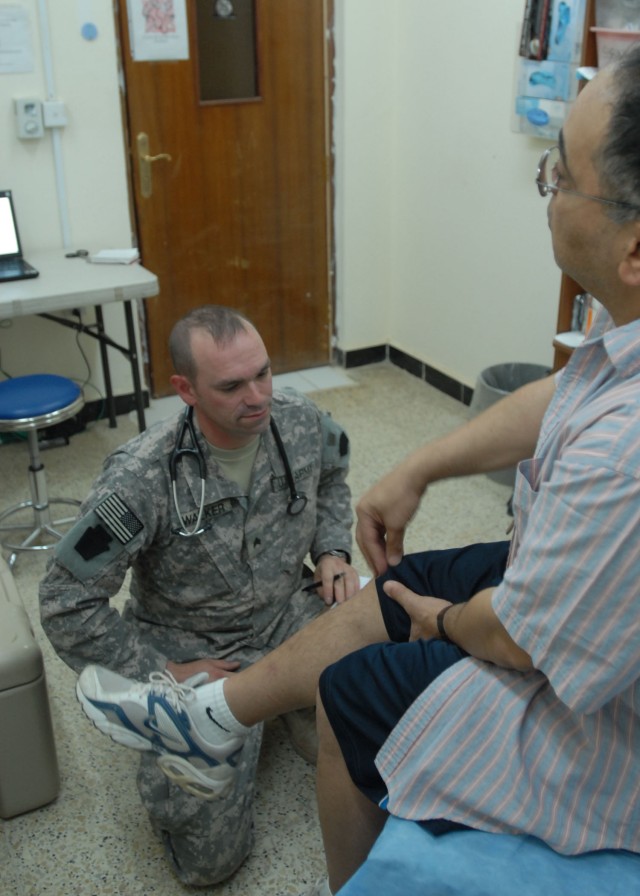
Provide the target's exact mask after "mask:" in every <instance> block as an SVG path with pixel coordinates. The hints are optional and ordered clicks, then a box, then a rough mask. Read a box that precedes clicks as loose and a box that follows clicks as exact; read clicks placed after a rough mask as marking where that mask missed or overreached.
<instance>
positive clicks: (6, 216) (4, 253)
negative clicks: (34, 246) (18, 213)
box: [0, 190, 21, 258]
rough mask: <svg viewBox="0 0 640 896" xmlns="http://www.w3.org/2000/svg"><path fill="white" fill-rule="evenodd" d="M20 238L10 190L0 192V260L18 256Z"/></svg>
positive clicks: (19, 252)
mask: <svg viewBox="0 0 640 896" xmlns="http://www.w3.org/2000/svg"><path fill="white" fill-rule="evenodd" d="M20 254H21V251H20V238H19V236H18V227H17V224H16V219H15V215H14V213H13V203H12V201H11V191H10V190H0V258H10V257H11V256H17V255H20Z"/></svg>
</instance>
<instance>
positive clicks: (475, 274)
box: [0, 0, 559, 399]
mask: <svg viewBox="0 0 640 896" xmlns="http://www.w3.org/2000/svg"><path fill="white" fill-rule="evenodd" d="M122 2H124V0H122ZM14 4H15V5H18V6H19V7H21V8H24V9H25V10H27V12H28V14H29V18H30V21H31V26H32V31H33V40H34V51H35V63H36V65H35V71H34V72H33V73H29V74H12V75H7V74H0V186H2V187H11V188H12V189H13V190H14V193H15V199H16V204H17V207H18V214H19V219H20V223H21V231H22V236H23V242H24V245H25V250H26V252H27V254H28V251H29V249H30V248H36V247H55V246H59V245H61V244H62V235H61V230H60V222H59V213H58V202H57V195H56V177H55V165H54V154H53V149H52V138H51V134H50V133H47V134H46V136H45V138H44V139H43V140H41V141H34V142H29V143H26V142H24V141H19V140H18V139H17V138H16V136H15V129H14V123H13V106H12V99H13V98H14V97H20V96H29V95H35V96H40V97H42V98H46V79H45V73H44V71H43V66H42V52H41V46H40V33H41V29H40V22H39V10H40V7H41V6H42V7H44V8H45V9H46V10H48V16H49V18H50V30H51V41H52V48H53V60H54V79H55V88H56V93H57V96H58V97H59V98H60V99H63V100H64V101H65V102H66V104H67V107H68V112H69V126H68V127H67V128H66V129H65V130H64V131H63V132H62V135H61V144H62V157H63V164H64V176H65V180H66V188H67V196H68V209H69V221H70V230H71V241H72V245H73V246H74V247H81V248H88V249H96V248H102V247H107V246H128V245H131V232H130V219H129V209H128V195H127V181H126V169H125V155H124V138H123V134H122V126H121V118H120V99H119V87H118V70H117V63H116V46H115V35H114V22H113V12H112V9H111V8H110V7H111V4H109V3H108V2H93V3H89V4H87V3H79V2H78V0H14ZM335 6H336V48H337V59H336V89H335V110H334V111H335V151H336V236H337V258H336V261H337V286H338V297H337V298H338V307H337V325H338V329H339V340H338V342H339V346H340V348H342V349H343V350H352V349H357V348H363V347H367V346H370V345H377V344H379V343H386V342H389V343H391V344H393V345H394V346H396V347H397V348H399V349H401V350H403V351H406V352H408V353H409V354H411V355H414V356H415V357H417V358H419V359H421V360H423V361H425V362H426V363H428V364H430V365H431V366H433V367H436V368H438V369H440V370H442V371H443V372H445V373H447V374H449V375H451V376H453V377H455V378H456V379H460V380H461V381H463V382H465V383H467V384H469V385H473V383H474V382H475V378H476V375H477V373H478V372H479V371H480V370H481V369H482V368H483V367H485V366H487V365H489V364H492V363H498V362H500V361H505V360H523V361H534V362H540V363H550V361H551V339H552V335H553V332H554V328H555V317H556V308H557V298H558V287H559V274H558V272H557V270H556V269H555V267H554V264H553V260H552V257H551V252H550V248H549V237H548V232H547V228H546V217H545V207H544V203H543V202H542V200H541V199H539V197H538V196H537V194H536V191H535V188H534V186H533V176H534V171H535V165H536V161H537V158H538V156H539V155H540V152H541V151H542V149H543V148H544V144H543V143H542V142H541V141H537V140H534V139H531V138H527V137H522V136H519V135H515V134H512V133H511V131H510V129H509V126H510V116H511V106H512V99H513V97H512V73H513V67H514V56H515V51H516V49H515V48H516V39H517V32H518V25H519V20H520V17H521V15H522V11H523V4H522V3H510V4H500V3H494V4H479V3H477V2H476V0H458V2H457V3H456V4H455V12H454V11H453V7H452V4H450V3H440V4H435V3H430V2H425V0H335ZM86 10H90V11H91V14H92V16H93V20H94V22H95V24H96V25H97V27H98V39H97V40H96V41H92V42H88V41H85V40H84V39H83V38H82V37H81V34H80V27H81V25H82V20H81V18H80V16H81V13H82V12H83V11H84V12H86ZM79 263H82V262H79ZM106 312H107V326H108V327H109V328H110V329H111V330H113V331H114V334H115V335H116V337H117V338H121V339H122V340H124V329H123V327H122V325H121V317H122V311H121V309H120V307H119V306H112V307H110V308H108V309H106ZM82 344H83V345H84V346H85V350H86V352H87V354H88V356H89V361H90V364H91V366H92V370H93V377H92V381H93V382H96V383H97V384H98V385H101V375H100V364H99V360H98V353H97V347H96V346H95V344H94V343H93V342H91V341H90V340H88V339H87V338H86V337H83V339H82ZM25 346H29V348H30V349H33V351H32V352H25ZM0 351H1V356H0V363H1V364H2V367H4V369H6V370H8V371H9V372H11V373H12V374H14V375H15V374H19V373H25V372H29V371H31V370H33V365H34V357H37V359H38V365H39V366H40V367H41V369H46V370H50V371H51V372H57V373H66V374H68V375H71V376H76V377H78V378H83V377H84V375H85V372H84V371H85V368H84V362H83V360H82V357H81V355H80V353H79V351H78V349H77V347H76V344H75V340H74V336H73V334H72V333H70V331H68V330H63V329H62V328H61V327H59V326H57V325H55V324H52V323H49V322H46V321H42V320H40V319H38V318H33V317H30V318H22V319H15V320H14V321H13V322H12V323H11V325H10V327H9V328H8V329H7V328H5V327H4V326H3V327H2V328H0ZM111 359H112V366H113V371H112V372H113V374H114V389H115V391H116V393H119V394H122V393H126V392H130V391H131V382H130V375H129V369H128V363H127V362H126V361H124V360H123V359H121V358H120V356H119V355H118V354H117V353H115V354H112V355H111ZM88 397H89V398H90V399H91V398H92V397H94V396H93V395H92V394H91V392H89V393H88Z"/></svg>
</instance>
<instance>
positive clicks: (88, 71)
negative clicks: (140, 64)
mask: <svg viewBox="0 0 640 896" xmlns="http://www.w3.org/2000/svg"><path fill="white" fill-rule="evenodd" d="M9 5H11V6H18V7H20V8H21V9H24V10H25V11H26V12H27V14H28V18H29V23H30V30H31V39H32V45H33V51H34V71H33V72H30V73H21V74H0V187H2V188H3V189H5V188H10V189H11V190H13V194H14V201H15V204H16V210H17V214H18V223H19V225H20V235H21V238H22V243H23V249H24V251H25V255H26V256H27V258H28V256H29V250H30V249H35V248H47V249H49V248H51V249H53V248H56V247H62V246H63V228H62V225H61V210H62V211H63V212H64V208H65V202H64V200H63V203H62V205H61V204H60V202H59V197H58V191H57V181H58V178H57V176H56V159H55V153H54V147H53V136H52V132H51V131H49V130H47V131H45V136H44V137H43V138H42V139H40V140H28V141H27V140H19V139H18V138H17V136H16V129H15V123H14V111H13V99H14V98H16V97H29V96H33V97H37V98H39V99H41V100H45V99H47V98H48V89H49V87H50V86H51V85H50V83H49V79H48V77H47V72H46V68H45V54H44V53H43V47H44V48H45V49H46V46H47V43H48V41H47V34H48V33H49V35H50V40H51V57H52V76H53V88H54V94H55V98H59V99H62V100H63V101H64V102H65V104H66V107H67V113H68V119H69V123H68V126H67V127H66V128H64V129H63V130H62V131H61V132H60V145H61V153H60V155H61V165H60V171H61V175H62V179H63V182H64V190H63V195H64V196H66V209H67V212H68V230H69V241H70V246H71V248H86V249H89V250H92V251H93V250H96V249H100V248H107V247H125V246H131V245H132V241H131V240H132V234H131V224H130V217H129V207H128V194H127V179H126V168H125V149H124V139H123V134H122V118H121V114H120V92H119V86H118V67H117V59H116V45H115V28H114V14H113V9H112V4H111V3H109V2H100V3H97V2H93V3H89V4H87V3H78V2H77V0H20V2H14V3H12V4H9ZM43 11H44V17H43V15H42V13H43ZM87 12H90V13H91V15H92V21H93V22H94V24H95V25H96V26H97V30H98V37H97V39H96V40H94V41H86V40H84V39H83V37H82V36H81V33H80V29H81V26H82V24H83V22H84V19H83V17H82V15H83V13H84V14H86V13H87ZM47 22H48V23H49V26H50V27H49V29H47V28H46V24H47ZM69 264H70V265H72V264H85V262H84V261H81V260H70V261H69ZM0 288H1V287H0ZM104 314H105V322H106V326H107V330H108V332H109V333H110V335H112V336H113V337H114V338H115V339H116V340H117V341H119V342H120V343H121V344H126V330H125V326H124V322H123V317H124V316H123V310H122V306H121V305H120V304H114V305H112V306H109V307H105V309H104ZM81 345H82V346H83V348H84V351H85V352H86V355H87V357H88V360H89V364H90V367H91V371H92V375H91V382H92V383H94V384H96V386H97V387H98V388H100V389H102V387H103V383H102V372H101V365H100V360H99V353H98V346H97V343H96V342H95V341H94V340H93V339H91V338H89V337H82V338H81ZM0 351H1V356H0V359H1V363H2V367H3V369H5V370H7V371H8V372H10V373H11V374H12V375H16V374H20V373H28V372H34V370H37V371H41V370H42V371H47V372H50V373H60V374H66V375H68V376H72V377H77V378H78V379H80V380H84V379H85V378H86V377H87V369H86V364H85V362H84V359H83V357H82V355H81V353H80V350H79V349H78V346H77V345H76V340H75V334H74V333H73V332H72V331H71V330H68V329H66V328H63V327H61V326H59V325H57V324H54V323H51V322H49V321H45V320H42V319H41V318H37V317H23V318H14V319H13V320H12V321H11V322H10V323H9V322H3V325H2V328H0ZM110 361H111V363H112V371H111V372H112V378H113V387H114V391H115V392H116V393H117V394H123V393H128V392H131V391H132V384H131V375H130V368H129V363H128V362H127V361H125V360H124V359H123V358H122V356H121V355H120V354H119V353H117V352H115V353H114V352H110ZM86 395H87V398H88V400H93V399H95V398H97V397H98V396H97V393H96V392H95V391H94V390H92V389H91V388H88V389H87V391H86Z"/></svg>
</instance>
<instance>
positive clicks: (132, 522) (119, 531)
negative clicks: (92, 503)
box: [96, 494, 144, 544]
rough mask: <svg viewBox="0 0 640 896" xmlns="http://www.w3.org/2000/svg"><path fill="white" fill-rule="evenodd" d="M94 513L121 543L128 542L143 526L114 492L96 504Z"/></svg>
mask: <svg viewBox="0 0 640 896" xmlns="http://www.w3.org/2000/svg"><path fill="white" fill-rule="evenodd" d="M96 514H97V515H98V516H99V517H100V519H101V520H102V522H103V523H105V525H107V526H108V527H109V531H110V532H113V534H114V535H115V536H116V538H117V539H118V541H119V542H120V543H121V544H128V543H129V542H130V541H131V539H132V538H133V537H134V535H137V534H138V532H140V531H141V530H142V529H143V528H144V526H143V525H142V523H141V522H140V520H139V519H138V517H137V516H136V515H135V513H132V511H131V510H129V508H128V507H127V505H126V504H125V503H124V501H123V500H122V499H121V498H119V497H118V496H117V495H116V494H112V495H109V497H108V498H105V499H104V501H102V502H101V503H100V504H98V506H97V507H96Z"/></svg>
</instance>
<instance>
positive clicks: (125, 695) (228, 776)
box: [76, 666, 244, 800]
mask: <svg viewBox="0 0 640 896" xmlns="http://www.w3.org/2000/svg"><path fill="white" fill-rule="evenodd" d="M206 680H207V675H206V673H202V674H200V675H194V676H193V677H192V678H191V679H189V680H188V681H187V682H185V683H184V684H178V682H177V681H176V680H175V678H174V677H173V676H172V675H171V673H170V672H166V671H165V672H152V673H151V675H150V676H149V683H148V684H145V683H143V682H138V681H132V680H131V679H129V678H125V677H124V676H122V675H118V674H117V673H116V672H112V671H111V670H110V669H105V668H103V667H102V666H87V667H86V668H85V669H83V670H82V672H81V674H80V677H79V678H78V683H77V685H76V695H77V697H78V700H79V701H80V705H81V706H82V708H83V710H84V712H85V713H86V715H87V716H88V717H89V718H90V719H91V721H92V722H93V724H94V725H95V726H96V728H98V729H99V730H100V731H102V732H103V734H107V735H108V736H109V737H110V738H111V739H112V740H114V741H115V742H116V743H119V744H122V745H123V746H125V747H131V748H132V749H134V750H153V751H154V752H155V753H158V755H159V758H158V765H159V766H160V768H161V769H162V771H163V772H164V773H165V775H166V776H167V777H168V778H170V779H171V780H172V781H175V783H176V784H178V785H179V786H180V787H182V789H183V790H186V791H187V793H191V794H193V795H194V796H199V797H201V798H202V799H206V800H211V799H217V798H220V797H224V796H226V795H227V794H228V793H229V791H230V790H231V787H232V785H233V778H234V775H235V769H234V756H235V754H236V753H237V752H238V750H239V749H240V748H241V747H242V745H243V743H244V738H243V737H238V736H237V735H231V734H229V732H226V731H223V730H222V729H220V730H219V739H218V740H217V741H214V740H210V739H209V738H214V739H215V737H216V733H217V732H216V729H214V726H213V725H212V726H211V732H210V733H208V734H207V738H206V739H205V737H204V736H203V735H202V733H201V732H200V731H198V730H197V729H196V727H195V725H194V724H193V722H192V720H191V717H190V715H189V704H193V703H194V701H196V700H197V699H198V686H199V685H201V684H203V683H204V682H205V681H206Z"/></svg>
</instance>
